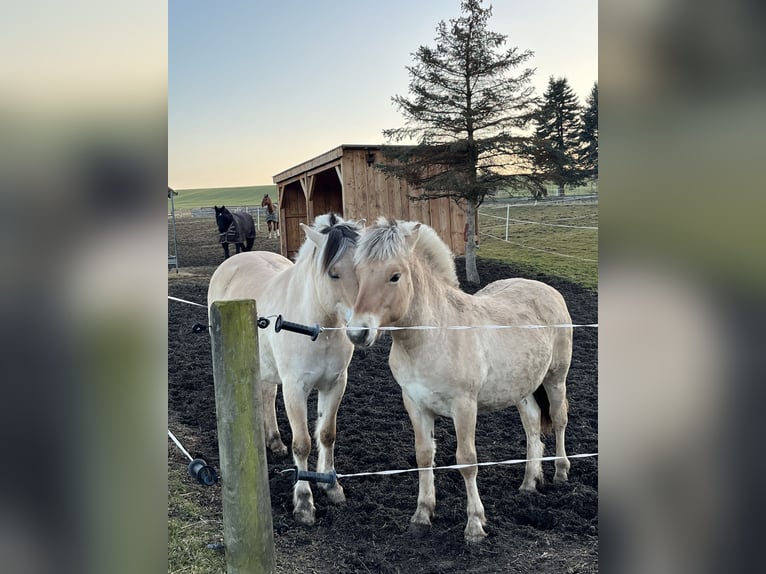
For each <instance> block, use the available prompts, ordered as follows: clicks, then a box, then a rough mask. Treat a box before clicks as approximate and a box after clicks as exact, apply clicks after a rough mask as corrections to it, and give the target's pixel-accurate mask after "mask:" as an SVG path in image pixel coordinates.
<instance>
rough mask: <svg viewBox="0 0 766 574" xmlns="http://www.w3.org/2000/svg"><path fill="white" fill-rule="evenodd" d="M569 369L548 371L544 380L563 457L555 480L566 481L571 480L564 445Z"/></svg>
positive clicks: (557, 443)
mask: <svg viewBox="0 0 766 574" xmlns="http://www.w3.org/2000/svg"><path fill="white" fill-rule="evenodd" d="M568 371H569V369H568V368H567V369H564V371H563V373H562V372H561V371H558V372H557V371H548V374H547V375H546V376H545V379H544V380H543V387H545V393H546V394H547V395H548V401H549V402H550V404H551V407H550V413H551V421H552V422H553V433H554V434H555V436H556V456H557V457H562V458H557V459H556V462H555V464H556V474H554V475H553V482H566V481H567V480H569V467H570V463H569V459H568V458H567V452H566V448H565V446H564V431H565V430H566V428H567V422H568V421H569V417H568V415H567V411H568V410H569V402H568V401H567V387H566V380H567V372H568Z"/></svg>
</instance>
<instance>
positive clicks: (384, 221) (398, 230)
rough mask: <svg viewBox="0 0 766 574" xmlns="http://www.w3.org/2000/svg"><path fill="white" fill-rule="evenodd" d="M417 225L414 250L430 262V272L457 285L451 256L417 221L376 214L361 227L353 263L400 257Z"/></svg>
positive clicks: (442, 243) (425, 226)
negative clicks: (361, 230)
mask: <svg viewBox="0 0 766 574" xmlns="http://www.w3.org/2000/svg"><path fill="white" fill-rule="evenodd" d="M415 228H418V240H417V243H416V245H415V249H416V250H417V251H418V253H419V254H420V255H421V256H422V257H423V258H424V260H425V261H427V262H428V264H429V265H430V271H431V272H433V273H435V274H436V275H437V276H438V277H440V278H441V279H442V280H444V281H446V282H447V283H448V284H450V285H452V286H454V287H456V288H457V287H459V282H458V278H457V272H456V271H455V258H454V257H453V255H452V252H451V251H450V250H449V248H448V247H447V245H446V244H445V243H444V242H443V241H442V240H441V238H440V237H439V236H438V235H437V233H436V231H434V230H433V229H432V228H431V227H428V226H427V225H423V224H421V223H418V222H417V221H397V220H395V219H388V218H385V217H379V218H378V220H377V221H376V222H375V225H374V226H372V227H369V228H367V229H366V230H365V232H364V235H363V236H362V239H361V240H360V241H359V246H358V248H357V250H356V254H355V255H354V265H359V264H360V263H361V262H364V261H385V260H387V259H392V258H394V257H402V256H404V255H405V253H406V251H407V245H406V238H407V237H408V236H409V235H411V234H412V232H413V230H414V229H415Z"/></svg>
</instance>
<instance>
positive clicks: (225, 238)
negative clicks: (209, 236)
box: [213, 205, 255, 259]
mask: <svg viewBox="0 0 766 574" xmlns="http://www.w3.org/2000/svg"><path fill="white" fill-rule="evenodd" d="M213 208H214V209H215V222H216V225H218V242H219V243H220V244H221V246H222V247H223V255H224V259H228V258H229V243H234V244H236V246H237V253H241V252H242V251H250V250H251V249H252V248H253V243H254V242H255V222H254V221H253V216H252V215H250V214H249V213H245V212H244V211H235V212H234V213H232V212H231V211H229V210H228V209H226V206H225V205H222V206H221V207H220V208H219V207H218V206H217V205H215V206H213Z"/></svg>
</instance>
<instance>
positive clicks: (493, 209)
mask: <svg viewBox="0 0 766 574" xmlns="http://www.w3.org/2000/svg"><path fill="white" fill-rule="evenodd" d="M506 215H507V218H506ZM565 226H570V227H565ZM593 227H598V205H545V203H544V202H543V203H540V204H538V205H523V206H511V208H510V209H509V210H506V207H505V206H504V205H492V206H483V207H482V208H480V210H479V229H480V235H481V244H480V246H479V249H478V250H477V255H478V256H479V257H481V258H482V259H494V260H498V261H503V262H506V263H512V264H514V265H517V266H520V267H522V268H524V269H528V270H529V271H530V272H533V273H544V274H546V275H555V276H557V277H563V278H565V279H568V280H570V281H573V282H575V283H578V284H580V285H583V286H584V287H587V288H589V289H596V288H597V286H598V229H588V228H593ZM506 230H507V240H506Z"/></svg>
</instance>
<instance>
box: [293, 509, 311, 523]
mask: <svg viewBox="0 0 766 574" xmlns="http://www.w3.org/2000/svg"><path fill="white" fill-rule="evenodd" d="M293 520H295V522H297V523H298V524H302V525H303V526H314V521H315V519H314V509H313V508H311V509H305V508H303V509H298V508H296V509H295V510H293Z"/></svg>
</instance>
